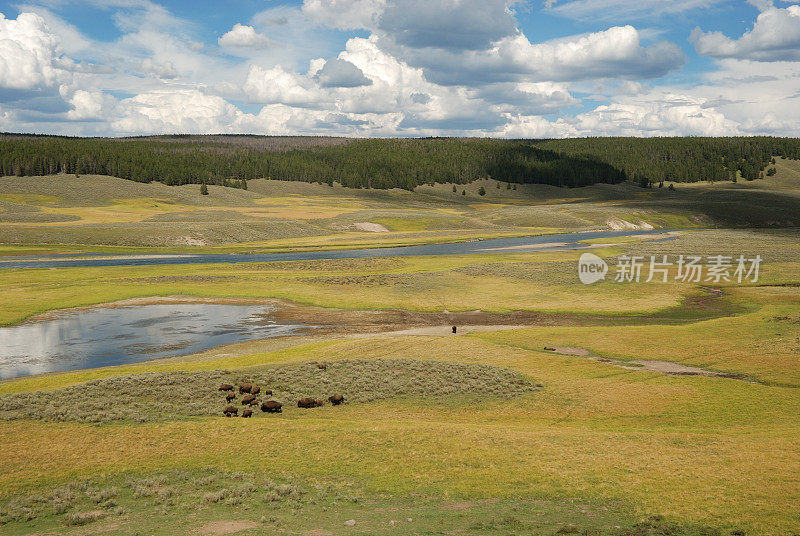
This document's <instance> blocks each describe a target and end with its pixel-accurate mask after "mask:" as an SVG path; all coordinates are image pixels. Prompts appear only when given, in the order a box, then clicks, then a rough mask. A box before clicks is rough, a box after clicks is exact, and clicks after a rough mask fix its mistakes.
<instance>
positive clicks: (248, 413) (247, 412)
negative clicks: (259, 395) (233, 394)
mask: <svg viewBox="0 0 800 536" xmlns="http://www.w3.org/2000/svg"><path fill="white" fill-rule="evenodd" d="M252 416H253V411H252V410H249V409H246V410H244V411H243V412H242V417H244V418H245V419H246V418H247V417H252Z"/></svg>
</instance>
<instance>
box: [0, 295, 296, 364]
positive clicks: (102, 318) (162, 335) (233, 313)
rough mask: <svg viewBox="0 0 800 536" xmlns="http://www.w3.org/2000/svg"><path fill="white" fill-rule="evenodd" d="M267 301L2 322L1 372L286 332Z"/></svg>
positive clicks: (161, 353)
mask: <svg viewBox="0 0 800 536" xmlns="http://www.w3.org/2000/svg"><path fill="white" fill-rule="evenodd" d="M271 311H272V308H271V307H269V306H265V305H228V304H207V303H191V304H163V305H132V306H125V307H108V308H92V309H83V310H76V311H69V312H64V313H60V314H58V315H56V316H54V317H53V318H50V319H47V320H42V321H39V322H30V323H26V324H20V325H18V326H11V327H0V379H7V378H15V377H18V376H26V375H30V374H40V373H43V372H55V371H64V370H78V369H86V368H94V367H103V366H108V365H122V364H126V363H137V362H140V361H147V360H149V359H156V358H159V357H171V356H176V355H187V354H192V353H195V352H200V351H203V350H206V349H208V348H213V347H215V346H220V345H223V344H228V343H233V342H239V341H246V340H253V339H265V338H268V337H276V336H279V335H288V334H290V333H293V332H294V331H296V330H297V329H299V328H300V327H302V326H297V325H282V324H277V323H275V322H274V321H273V320H271V319H270V312H271Z"/></svg>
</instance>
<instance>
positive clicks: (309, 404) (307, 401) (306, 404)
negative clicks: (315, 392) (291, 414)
mask: <svg viewBox="0 0 800 536" xmlns="http://www.w3.org/2000/svg"><path fill="white" fill-rule="evenodd" d="M297 407H298V408H304V409H308V408H316V407H317V401H316V400H314V399H313V398H301V399H300V400H298V401H297Z"/></svg>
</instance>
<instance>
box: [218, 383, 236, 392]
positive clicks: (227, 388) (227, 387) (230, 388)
mask: <svg viewBox="0 0 800 536" xmlns="http://www.w3.org/2000/svg"><path fill="white" fill-rule="evenodd" d="M219 390H220V391H233V385H231V384H229V383H223V384H222V385H220V386H219Z"/></svg>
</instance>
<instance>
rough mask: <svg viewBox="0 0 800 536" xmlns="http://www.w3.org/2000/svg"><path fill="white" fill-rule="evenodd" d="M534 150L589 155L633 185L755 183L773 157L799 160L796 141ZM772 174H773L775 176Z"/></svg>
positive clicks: (582, 142) (570, 144)
mask: <svg viewBox="0 0 800 536" xmlns="http://www.w3.org/2000/svg"><path fill="white" fill-rule="evenodd" d="M537 146H538V147H541V148H545V149H549V150H552V151H555V152H558V153H559V154H561V155H569V156H573V157H592V158H596V159H598V160H599V161H601V162H605V163H607V164H610V165H612V166H614V167H615V168H616V169H619V170H620V171H623V172H624V173H625V175H626V177H627V178H629V179H631V180H634V181H636V182H640V183H641V182H651V183H652V182H663V181H671V182H697V181H701V180H707V181H734V180H738V179H740V178H741V179H745V180H755V179H758V178H760V177H761V176H762V173H765V171H768V170H769V169H770V168H769V166H770V165H771V164H773V163H774V162H773V158H774V157H776V156H781V157H784V158H789V159H793V160H797V159H800V139H797V138H774V137H766V136H761V137H733V138H679V137H672V138H574V139H563V140H542V141H540V142H537ZM773 173H774V172H773Z"/></svg>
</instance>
